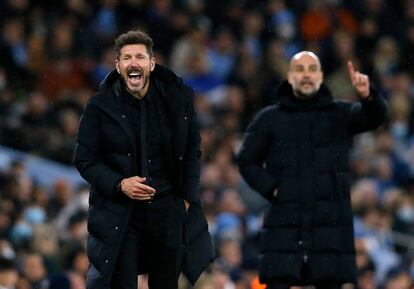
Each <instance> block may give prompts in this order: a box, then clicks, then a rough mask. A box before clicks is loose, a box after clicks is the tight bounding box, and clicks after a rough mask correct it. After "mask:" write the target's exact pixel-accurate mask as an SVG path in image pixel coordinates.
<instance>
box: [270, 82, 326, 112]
mask: <svg viewBox="0 0 414 289" xmlns="http://www.w3.org/2000/svg"><path fill="white" fill-rule="evenodd" d="M276 96H277V99H278V102H279V105H280V106H281V107H282V108H286V109H293V110H303V109H304V106H303V104H302V103H301V101H300V100H298V99H297V98H296V96H295V95H294V94H293V90H292V86H291V85H290V84H289V82H288V81H287V80H285V81H283V82H282V84H281V85H280V86H279V88H278V89H277V92H276ZM333 103H334V102H333V98H332V94H331V92H330V91H329V89H328V87H327V86H326V85H325V84H322V85H321V87H320V88H319V91H318V92H317V93H316V95H315V96H314V97H313V101H312V100H310V101H309V105H308V106H307V109H309V110H312V109H314V108H321V107H326V106H330V105H332V104H333Z"/></svg>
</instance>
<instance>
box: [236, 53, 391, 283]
mask: <svg viewBox="0 0 414 289" xmlns="http://www.w3.org/2000/svg"><path fill="white" fill-rule="evenodd" d="M348 70H349V75H350V78H351V81H352V85H353V86H354V88H355V90H356V92H357V94H358V97H359V102H356V103H345V102H339V101H338V102H337V101H333V99H332V96H331V94H330V92H329V90H328V89H327V88H326V87H325V86H324V85H323V84H322V82H323V72H322V69H321V64H320V61H319V59H318V57H317V56H316V55H315V54H314V53H312V52H309V51H303V52H300V53H298V54H296V55H295V56H294V57H293V58H292V59H291V62H290V68H289V72H288V79H287V81H285V82H284V83H282V85H281V87H280V88H279V90H278V92H277V93H278V99H279V102H278V104H275V105H272V106H269V107H266V108H264V109H263V110H262V111H260V112H259V113H258V114H257V116H256V118H255V119H254V121H253V122H252V123H251V124H250V125H249V127H248V128H247V132H246V134H245V138H244V141H243V143H242V145H241V148H240V151H239V153H238V155H237V161H238V164H239V167H240V172H241V174H242V176H243V177H244V179H245V180H246V182H247V183H248V184H249V185H250V186H251V187H252V188H253V189H255V190H256V191H257V192H259V193H260V194H261V195H262V196H263V197H265V198H266V199H267V200H268V201H269V202H270V203H271V207H270V209H269V211H268V212H267V214H266V215H265V218H264V221H263V230H262V244H261V261H260V270H259V277H260V280H261V282H262V283H266V284H267V288H269V289H275V288H278V289H279V288H280V289H282V288H286V289H287V288H289V287H290V286H293V285H308V284H312V285H316V287H317V288H340V286H341V284H343V283H349V282H351V283H355V281H356V263H355V250H354V233H353V216H352V208H351V202H350V182H351V173H350V167H349V161H348V156H349V151H350V148H351V143H352V137H353V135H355V134H357V133H360V132H364V131H368V130H373V129H375V128H377V127H378V126H379V125H380V124H381V123H382V122H383V121H384V118H385V115H386V105H385V103H384V101H383V99H382V98H381V97H380V96H379V95H377V94H376V93H375V92H374V90H373V89H371V88H370V83H369V78H368V76H367V75H365V74H362V73H360V72H358V71H355V70H354V68H353V65H352V63H351V62H349V63H348Z"/></svg>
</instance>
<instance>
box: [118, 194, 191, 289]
mask: <svg viewBox="0 0 414 289" xmlns="http://www.w3.org/2000/svg"><path fill="white" fill-rule="evenodd" d="M185 214H186V213H185V206H184V201H183V199H182V198H179V197H176V196H174V195H171V194H170V195H166V196H165V197H163V198H159V199H157V198H155V200H153V201H152V202H151V203H148V202H136V203H135V204H134V207H133V212H132V214H131V217H130V221H129V223H128V228H127V231H126V233H125V237H124V240H123V243H122V246H121V249H120V252H119V255H118V259H117V264H116V267H115V270H114V274H113V276H112V280H111V289H137V282H138V281H137V278H138V275H139V274H143V273H148V284H149V288H150V289H177V287H178V277H179V274H180V271H181V270H180V267H181V256H182V243H183V227H184V219H185Z"/></svg>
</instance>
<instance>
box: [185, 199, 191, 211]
mask: <svg viewBox="0 0 414 289" xmlns="http://www.w3.org/2000/svg"><path fill="white" fill-rule="evenodd" d="M184 206H185V211H186V212H187V211H188V208H189V207H190V203H189V202H188V201H186V200H184Z"/></svg>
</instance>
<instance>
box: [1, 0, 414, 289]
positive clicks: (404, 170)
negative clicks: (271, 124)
mask: <svg viewBox="0 0 414 289" xmlns="http://www.w3.org/2000/svg"><path fill="white" fill-rule="evenodd" d="M134 28H141V29H144V30H146V31H147V32H148V33H149V34H150V35H151V36H152V38H153V39H154V42H155V56H156V59H157V62H158V63H161V64H164V65H166V66H168V67H170V68H172V69H173V70H174V71H175V72H176V73H177V74H178V75H180V76H181V77H182V78H183V79H184V81H185V82H186V83H187V84H188V85H190V86H192V87H193V88H194V90H195V105H196V109H197V112H198V116H199V121H200V125H201V135H202V152H203V155H202V160H203V170H202V177H201V189H200V190H201V191H200V193H201V197H202V202H203V208H204V210H205V212H206V214H207V216H208V222H209V229H210V231H211V233H212V235H213V237H214V241H215V244H216V249H217V257H218V258H217V259H216V261H215V262H214V263H213V264H212V265H211V267H210V268H209V269H208V270H207V272H206V273H205V274H204V275H203V276H202V277H201V279H200V280H199V282H198V283H197V284H196V286H195V288H196V289H258V288H263V286H261V285H260V284H259V283H258V282H257V265H258V255H259V251H258V250H259V249H258V247H259V242H260V238H259V230H260V227H261V221H262V217H263V213H264V211H265V210H266V208H267V206H268V204H267V203H266V201H265V200H264V199H262V198H261V197H260V196H259V195H258V194H255V193H254V192H253V191H252V190H251V189H250V188H249V187H248V186H247V185H246V184H245V182H244V181H243V180H242V179H241V177H240V175H239V173H238V169H237V167H236V166H235V163H234V153H235V151H237V149H238V146H239V143H240V140H241V137H242V134H243V131H244V129H245V128H246V125H247V124H248V123H249V121H250V120H251V119H252V117H253V115H254V114H255V113H256V112H257V111H258V110H259V109H261V108H262V107H264V106H265V105H269V104H272V103H275V102H277V99H275V93H274V92H275V89H276V88H277V87H278V85H279V84H280V82H281V81H282V80H284V78H285V75H286V72H287V69H288V64H289V59H290V57H291V56H293V55H294V54H295V53H296V52H298V51H301V50H304V49H306V50H311V51H313V52H315V53H316V54H317V55H318V56H319V57H320V58H321V61H322V66H323V69H324V76H325V81H326V84H327V85H328V86H329V87H330V89H331V90H332V91H333V94H334V96H335V97H336V98H337V99H341V100H346V101H354V100H356V98H355V93H354V91H353V89H352V86H351V83H350V80H349V78H348V75H347V70H346V62H347V61H348V60H352V61H353V63H354V64H355V65H356V66H357V67H358V68H359V69H360V70H361V71H362V72H364V73H367V74H369V75H370V77H371V80H372V81H373V83H374V84H375V86H376V89H378V90H379V91H380V92H381V93H382V94H383V95H384V97H385V98H386V99H387V101H388V104H389V110H390V112H389V118H388V121H387V123H386V124H385V125H384V126H383V127H382V128H381V129H380V130H378V131H376V132H373V133H366V134H362V135H359V136H358V137H356V138H355V145H354V149H353V151H352V155H351V160H350V161H351V167H352V170H353V177H354V182H353V187H352V192H351V194H352V202H353V208H354V211H355V236H356V242H355V245H356V254H357V264H358V270H359V272H358V274H359V275H358V284H357V288H358V289H375V288H384V289H409V288H413V284H414V282H413V280H414V137H413V136H414V110H413V108H414V106H413V101H414V82H413V81H414V0H346V1H345V0H289V1H288V0H226V1H223V0H208V1H207V0H176V1H172V0H152V1H145V0H99V1H98V0H94V1H90V0H62V1H53V0H37V1H30V0H3V1H0V144H2V145H5V146H9V147H13V148H16V149H19V150H22V151H25V152H28V153H30V154H34V155H38V156H41V157H44V158H47V159H51V160H55V161H58V162H61V163H65V164H68V165H70V163H71V159H72V153H73V146H74V138H75V136H76V131H77V127H78V123H79V118H80V116H81V113H82V108H83V107H84V105H85V103H86V102H87V101H88V99H89V98H90V97H91V96H92V95H93V93H94V92H95V91H96V90H97V87H98V85H99V83H100V81H101V80H102V79H103V78H104V77H105V75H106V74H107V73H109V72H110V71H111V70H112V69H113V68H114V53H113V48H112V46H113V40H114V38H115V37H116V36H117V35H118V34H119V33H120V32H126V31H128V30H130V29H134ZM87 208H88V187H84V186H81V187H71V186H70V185H69V183H68V182H66V181H65V180H56V182H55V185H54V186H53V187H52V188H45V187H42V186H41V185H39V184H37V183H36V182H35V181H34V180H33V178H31V176H30V174H29V172H28V170H27V168H26V167H25V164H24V162H22V161H20V160H16V161H14V162H13V163H12V164H11V165H10V167H9V168H8V169H6V170H3V171H0V288H7V289H11V288H17V289H47V288H49V289H53V288H59V289H66V288H71V289H81V288H85V280H84V277H85V274H86V271H87V268H88V260H87V257H86V249H85V239H86V234H87V230H86V218H87ZM143 280H145V276H144V277H143ZM140 284H141V285H140V287H141V288H145V281H144V282H141V283H140ZM181 288H182V289H186V288H189V287H188V284H187V283H186V281H185V280H184V279H183V280H182V282H181Z"/></svg>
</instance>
